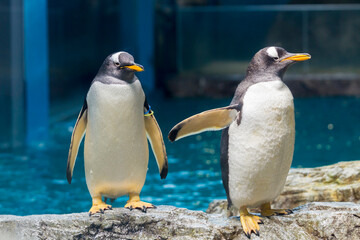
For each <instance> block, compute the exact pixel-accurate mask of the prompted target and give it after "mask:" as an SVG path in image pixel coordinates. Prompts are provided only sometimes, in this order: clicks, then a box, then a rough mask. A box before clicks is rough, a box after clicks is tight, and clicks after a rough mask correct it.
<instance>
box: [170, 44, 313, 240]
mask: <svg viewBox="0 0 360 240" xmlns="http://www.w3.org/2000/svg"><path fill="white" fill-rule="evenodd" d="M310 58H311V57H310V55H309V54H307V53H300V54H293V53H289V52H287V51H286V50H285V49H283V48H280V47H267V48H264V49H261V50H260V51H259V52H257V53H256V54H255V56H254V57H253V59H252V60H251V62H250V64H249V66H248V68H247V72H246V75H245V78H244V80H243V81H242V82H241V83H240V84H239V86H238V87H237V89H236V92H235V95H234V97H233V99H232V101H231V103H230V105H229V106H227V107H223V108H218V109H213V110H209V111H205V112H202V113H199V114H197V115H194V116H192V117H190V118H187V119H185V120H183V121H182V122H180V123H178V124H177V125H176V126H174V127H173V128H172V130H171V131H170V133H169V139H170V141H172V142H173V141H176V140H178V139H180V138H183V137H186V136H189V135H193V134H196V133H200V132H203V131H208V130H221V129H223V132H222V137H221V147H220V151H221V155H220V162H221V172H222V180H223V185H224V188H225V191H226V195H227V200H228V206H229V207H230V206H234V207H236V208H237V209H239V212H240V221H241V224H242V227H243V230H244V233H245V235H246V236H247V237H249V238H250V236H251V233H252V232H253V233H255V234H256V235H259V230H260V227H259V224H260V223H262V219H261V217H259V216H256V215H253V214H251V213H249V212H248V209H247V208H248V207H260V210H261V215H262V216H266V217H268V216H273V215H286V214H290V213H292V211H291V210H289V209H272V208H271V206H270V202H271V201H272V200H274V199H275V198H276V197H277V196H278V195H279V194H280V193H281V191H282V189H283V188H284V184H285V180H286V177H287V175H288V172H289V169H290V166H291V162H292V157H293V152H294V142H295V120H294V104H293V96H292V94H291V92H290V90H289V89H288V87H287V86H286V85H285V84H284V83H283V81H282V78H283V75H284V73H285V71H286V70H287V68H288V67H289V66H290V65H291V64H293V63H295V62H299V61H305V60H308V59H310Z"/></svg>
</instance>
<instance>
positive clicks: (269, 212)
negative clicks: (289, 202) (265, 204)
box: [261, 209, 293, 217]
mask: <svg viewBox="0 0 360 240" xmlns="http://www.w3.org/2000/svg"><path fill="white" fill-rule="evenodd" d="M291 213H293V211H291V210H290V209H264V210H261V216H263V217H270V216H278V215H289V214H291Z"/></svg>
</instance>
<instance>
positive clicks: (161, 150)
mask: <svg viewBox="0 0 360 240" xmlns="http://www.w3.org/2000/svg"><path fill="white" fill-rule="evenodd" d="M144 108H145V112H146V113H145V116H144V120H145V129H146V135H147V138H148V139H149V142H150V145H151V148H152V150H153V153H154V156H155V159H156V162H157V165H158V167H159V172H160V177H161V179H165V178H166V176H167V173H168V160H167V155H166V150H165V144H164V140H163V136H162V133H161V129H160V127H159V125H158V123H157V121H156V119H155V116H154V112H153V111H152V110H151V107H150V105H149V104H148V103H147V101H146V100H145V103H144Z"/></svg>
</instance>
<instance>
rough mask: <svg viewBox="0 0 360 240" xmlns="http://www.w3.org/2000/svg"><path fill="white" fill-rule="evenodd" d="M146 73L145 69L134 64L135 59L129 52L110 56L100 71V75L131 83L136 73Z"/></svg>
mask: <svg viewBox="0 0 360 240" xmlns="http://www.w3.org/2000/svg"><path fill="white" fill-rule="evenodd" d="M142 71H144V67H143V66H141V65H140V64H137V63H135V62H134V57H133V56H131V55H130V54H129V53H127V52H117V53H113V54H111V55H109V56H108V57H107V58H106V59H105V61H104V63H103V65H102V66H101V68H100V70H99V74H102V75H106V76H111V77H114V78H117V79H119V80H123V81H127V82H131V81H133V80H134V75H135V72H142Z"/></svg>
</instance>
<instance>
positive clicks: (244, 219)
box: [240, 207, 263, 239]
mask: <svg viewBox="0 0 360 240" xmlns="http://www.w3.org/2000/svg"><path fill="white" fill-rule="evenodd" d="M240 222H241V225H242V228H243V231H244V233H245V236H247V237H248V238H249V239H250V237H251V233H254V234H255V235H256V236H260V226H259V224H263V221H262V219H261V217H259V216H256V215H253V214H250V213H249V212H248V211H247V209H246V207H242V208H240Z"/></svg>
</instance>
